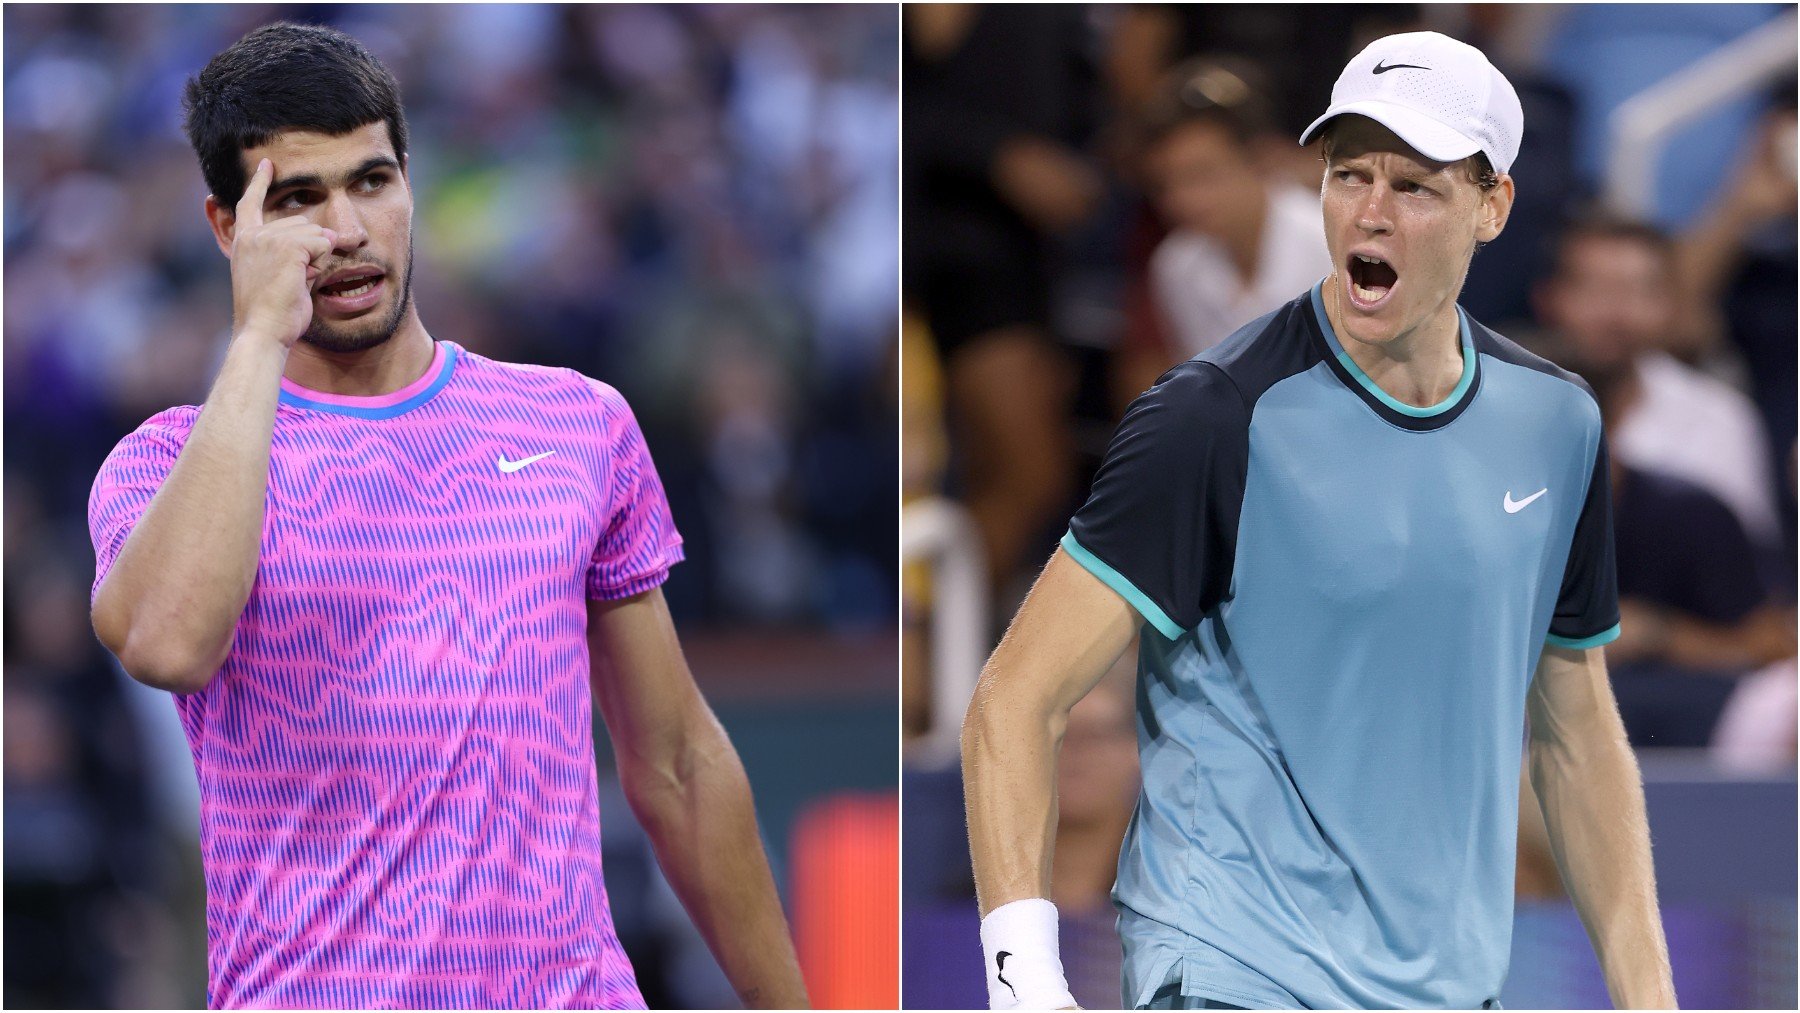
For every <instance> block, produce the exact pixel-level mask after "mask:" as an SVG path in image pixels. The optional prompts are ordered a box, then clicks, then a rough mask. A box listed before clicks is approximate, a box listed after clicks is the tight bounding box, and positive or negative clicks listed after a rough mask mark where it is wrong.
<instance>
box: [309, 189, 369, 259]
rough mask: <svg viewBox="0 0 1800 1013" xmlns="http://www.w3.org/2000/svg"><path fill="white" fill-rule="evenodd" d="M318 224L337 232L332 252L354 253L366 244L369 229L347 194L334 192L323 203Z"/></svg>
mask: <svg viewBox="0 0 1800 1013" xmlns="http://www.w3.org/2000/svg"><path fill="white" fill-rule="evenodd" d="M323 211H324V214H322V215H321V216H320V218H319V224H320V225H322V226H324V227H325V228H328V229H330V230H331V231H333V232H335V233H337V246H336V247H335V248H334V252H337V253H354V252H355V251H357V250H360V249H362V248H363V247H364V246H366V245H368V242H369V230H368V229H367V228H365V227H364V226H363V220H362V214H361V213H360V212H359V211H358V210H357V208H356V203H355V202H354V201H352V200H351V199H350V195H349V194H345V193H334V194H332V195H331V197H330V199H328V200H326V202H325V204H324V205H323Z"/></svg>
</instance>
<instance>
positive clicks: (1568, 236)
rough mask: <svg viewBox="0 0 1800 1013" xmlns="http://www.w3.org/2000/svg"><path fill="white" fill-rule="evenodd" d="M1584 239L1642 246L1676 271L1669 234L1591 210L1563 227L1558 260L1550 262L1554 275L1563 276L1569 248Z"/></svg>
mask: <svg viewBox="0 0 1800 1013" xmlns="http://www.w3.org/2000/svg"><path fill="white" fill-rule="evenodd" d="M1583 239H1600V240H1609V239H1610V240H1615V241H1618V242H1626V243H1639V244H1642V245H1643V246H1646V247H1648V248H1649V249H1650V250H1651V251H1652V252H1653V253H1655V254H1656V256H1657V259H1659V260H1661V261H1662V262H1663V264H1664V266H1666V267H1673V265H1674V262H1675V242H1674V240H1672V239H1670V238H1669V234H1668V233H1667V232H1664V231H1663V230H1662V229H1659V228H1657V227H1656V226H1654V225H1652V224H1650V223H1649V222H1644V221H1639V220H1637V219H1635V218H1626V217H1623V216H1621V215H1618V214H1614V213H1612V212H1609V211H1604V210H1597V209H1590V210H1584V211H1580V212H1578V213H1576V215H1575V216H1574V217H1573V218H1570V219H1569V220H1568V221H1567V222H1564V223H1563V227H1562V229H1561V230H1560V231H1559V232H1558V233H1557V234H1556V239H1555V244H1556V245H1555V251H1554V252H1555V256H1554V257H1552V258H1551V267H1552V269H1553V271H1554V272H1555V273H1558V274H1560V273H1561V272H1562V269H1563V258H1564V257H1565V256H1567V255H1568V252H1569V248H1570V247H1572V246H1574V245H1575V244H1576V243H1578V242H1580V241H1581V240H1583Z"/></svg>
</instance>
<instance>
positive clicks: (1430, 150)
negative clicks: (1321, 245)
mask: <svg viewBox="0 0 1800 1013" xmlns="http://www.w3.org/2000/svg"><path fill="white" fill-rule="evenodd" d="M1345 113H1355V114H1357V115H1361V116H1367V117H1369V118H1370V119H1372V120H1374V121H1376V122H1377V123H1380V124H1381V125H1382V126H1384V127H1387V128H1388V129H1389V130H1392V131H1393V132H1394V133H1396V134H1398V135H1400V139H1401V140H1403V141H1405V142H1406V143H1407V144H1409V145H1411V146H1412V147H1413V149H1414V150H1416V151H1417V152H1419V154H1421V155H1424V156H1425V157H1426V158H1429V159H1432V160H1434V161H1438V162H1454V161H1457V160H1459V159H1463V158H1467V157H1469V156H1470V155H1473V154H1475V153H1476V152H1477V151H1480V152H1484V153H1486V155H1487V157H1488V161H1489V162H1492V163H1493V165H1494V169H1495V171H1497V172H1508V171H1510V170H1511V169H1512V164H1513V160H1514V159H1516V158H1518V157H1519V135H1520V134H1522V133H1524V131H1525V113H1524V111H1523V110H1521V109H1520V108H1519V95H1518V93H1517V92H1515V91H1513V86H1512V85H1511V84H1510V83H1509V82H1508V81H1507V80H1506V78H1505V77H1503V76H1501V74H1500V72H1499V71H1498V70H1495V69H1494V65H1493V64H1491V63H1489V62H1488V58H1487V57H1486V56H1483V55H1482V52H1481V50H1479V49H1476V48H1475V47H1474V46H1471V45H1469V44H1467V43H1464V42H1458V41H1456V40H1455V39H1452V38H1450V37H1449V36H1448V35H1439V34H1438V33H1437V32H1406V33H1405V34H1402V35H1389V36H1387V37H1386V38H1381V39H1376V40H1375V41H1374V42H1371V43H1369V46H1368V48H1367V49H1364V50H1363V51H1362V52H1360V53H1358V54H1356V56H1355V58H1353V59H1352V60H1351V61H1350V62H1349V63H1348V64H1346V65H1345V67H1344V72H1343V73H1342V74H1339V75H1338V79H1337V84H1335V85H1333V86H1332V88H1331V108H1329V109H1327V110H1325V115H1323V116H1321V117H1319V118H1318V119H1316V120H1314V121H1313V122H1312V126H1309V127H1307V128H1306V132H1305V133H1304V134H1301V135H1300V143H1301V144H1305V143H1307V142H1309V141H1311V140H1312V139H1313V138H1314V137H1317V136H1318V135H1319V130H1320V128H1322V127H1323V126H1324V125H1325V123H1326V122H1327V121H1328V120H1330V119H1331V118H1332V117H1334V116H1342V115H1344V114H1345Z"/></svg>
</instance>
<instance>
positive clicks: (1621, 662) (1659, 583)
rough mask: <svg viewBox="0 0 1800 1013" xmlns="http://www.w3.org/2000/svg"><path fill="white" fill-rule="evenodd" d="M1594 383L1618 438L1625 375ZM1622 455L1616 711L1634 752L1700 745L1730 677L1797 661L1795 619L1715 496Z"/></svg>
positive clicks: (1611, 657)
mask: <svg viewBox="0 0 1800 1013" xmlns="http://www.w3.org/2000/svg"><path fill="white" fill-rule="evenodd" d="M1587 376H1588V377H1589V379H1590V383H1591V384H1592V385H1593V387H1594V394H1595V396H1596V397H1597V398H1598V399H1599V401H1600V410H1601V415H1602V417H1603V418H1604V420H1605V422H1606V425H1607V428H1608V431H1609V432H1617V429H1616V428H1615V426H1617V424H1618V421H1619V413H1620V412H1621V411H1623V410H1624V409H1625V408H1626V407H1627V406H1628V405H1629V403H1630V401H1629V398H1630V396H1631V392H1630V387H1629V386H1628V384H1629V378H1628V376H1627V375H1626V374H1623V373H1620V372H1616V371H1615V372H1607V371H1604V370H1590V372H1589V373H1588V374H1587ZM1613 442H1614V444H1615V445H1616V443H1617V438H1616V437H1614V439H1613ZM1621 456H1622V455H1614V456H1612V457H1611V459H1610V463H1611V469H1612V470H1611V482H1612V496H1613V538H1614V545H1615V552H1616V553H1617V565H1618V579H1619V611H1620V636H1619V639H1618V640H1616V641H1614V642H1613V643H1612V644H1610V645H1608V647H1607V650H1606V656H1607V663H1608V666H1609V672H1610V674H1611V676H1612V682H1613V691H1614V694H1615V696H1616V697H1617V698H1618V703H1619V712H1620V714H1621V716H1622V717H1623V718H1624V720H1625V730H1626V732H1627V734H1628V735H1629V736H1630V737H1631V741H1632V744H1633V745H1638V746H1687V747H1700V746H1704V745H1706V744H1707V742H1708V741H1710V739H1711V737H1712V732H1713V726H1714V724H1715V723H1716V722H1717V720H1718V717H1719V714H1720V712H1721V711H1722V710H1723V709H1724V706H1725V701H1726V699H1727V698H1728V697H1729V696H1730V695H1731V693H1732V690H1733V688H1734V680H1735V678H1736V677H1737V676H1740V675H1742V674H1743V673H1745V672H1746V671H1749V670H1750V669H1753V668H1759V667H1762V666H1764V665H1767V664H1770V663H1772V662H1775V661H1779V660H1782V659H1786V658H1790V657H1792V656H1793V655H1794V652H1795V637H1794V611H1793V609H1792V607H1791V606H1790V607H1782V606H1779V605H1776V604H1775V603H1773V602H1772V601H1771V598H1770V592H1769V588H1768V584H1767V581H1766V580H1765V579H1764V577H1763V575H1762V574H1761V573H1760V572H1759V568H1758V559H1757V553H1756V551H1755V550H1754V549H1753V547H1752V545H1751V542H1750V539H1749V538H1748V537H1747V536H1746V535H1745V533H1744V529H1743V527H1742V525H1741V524H1740V523H1739V521H1738V519H1737V518H1736V517H1735V516H1734V515H1733V514H1732V512H1731V510H1729V509H1728V508H1727V507H1726V506H1725V505H1724V504H1723V503H1722V502H1720V500H1719V499H1718V498H1717V497H1716V496H1714V495H1712V494H1711V493H1710V492H1708V491H1707V490H1705V489H1703V488H1701V487H1700V486H1698V485H1695V484H1693V483H1691V482H1688V481H1686V480H1684V479H1681V478H1678V477H1676V476H1673V475H1667V474H1662V473H1659V472H1657V471H1653V470H1647V469H1641V468H1637V467H1633V466H1632V465H1629V464H1627V463H1625V462H1624V461H1623V460H1622V459H1621Z"/></svg>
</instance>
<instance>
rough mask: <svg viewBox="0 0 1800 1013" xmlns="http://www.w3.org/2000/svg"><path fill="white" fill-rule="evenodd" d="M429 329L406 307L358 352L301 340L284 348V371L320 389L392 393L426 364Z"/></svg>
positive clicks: (429, 349)
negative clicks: (390, 330) (383, 335)
mask: <svg viewBox="0 0 1800 1013" xmlns="http://www.w3.org/2000/svg"><path fill="white" fill-rule="evenodd" d="M436 351H437V350H436V348H435V347H434V342H433V341H432V339H431V335H430V334H428V333H426V331H425V326H424V324H422V323H420V322H419V316H418V313H417V312H415V311H414V310H412V309H408V310H407V312H406V317H405V319H404V320H402V321H401V323H400V326H399V328H398V329H396V330H395V331H394V336H393V337H391V338H389V339H387V340H386V341H383V342H382V343H381V344H379V345H376V346H374V347H373V348H365V349H363V350H361V351H358V352H332V351H327V350H325V349H322V348H319V347H317V346H316V345H311V344H308V343H307V342H304V341H301V342H296V343H295V344H294V348H293V351H291V352H289V353H288V361H287V370H286V371H285V374H284V375H285V376H286V377H287V378H288V379H289V380H291V381H293V382H294V383H297V384H299V385H300V386H302V387H305V388H306V389H307V390H316V391H319V392H320V393H322V394H342V395H345V396H348V397H379V396H381V395H383V394H392V393H393V392H394V391H397V390H399V389H400V388H402V387H405V386H406V385H407V384H409V383H412V382H413V381H415V380H417V379H418V378H419V377H421V376H424V375H425V370H426V369H428V368H430V366H431V359H432V356H433V355H435V354H436Z"/></svg>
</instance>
